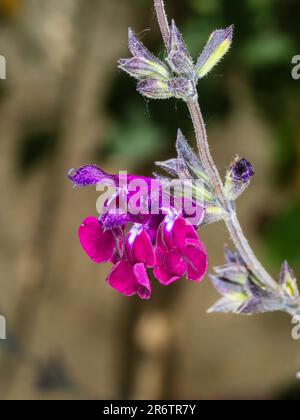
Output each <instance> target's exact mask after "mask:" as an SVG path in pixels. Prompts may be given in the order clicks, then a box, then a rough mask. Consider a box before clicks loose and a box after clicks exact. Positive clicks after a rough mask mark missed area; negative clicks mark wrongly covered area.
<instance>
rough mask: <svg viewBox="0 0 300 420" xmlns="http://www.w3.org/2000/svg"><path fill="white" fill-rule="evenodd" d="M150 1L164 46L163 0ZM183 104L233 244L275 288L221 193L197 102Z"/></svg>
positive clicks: (166, 29)
mask: <svg viewBox="0 0 300 420" xmlns="http://www.w3.org/2000/svg"><path fill="white" fill-rule="evenodd" d="M154 4H155V10H156V14H157V20H158V23H159V27H160V30H161V33H162V36H163V40H164V43H165V45H166V47H168V39H169V36H170V27H169V23H168V20H167V16H166V12H165V6H164V1H163V0H154ZM187 106H188V109H189V112H190V115H191V118H192V121H193V126H194V130H195V135H196V140H197V147H198V151H199V155H200V158H201V161H202V163H203V165H204V167H205V169H206V171H207V174H208V175H209V177H210V179H211V181H212V184H213V186H214V188H215V191H216V194H217V197H218V200H219V202H220V204H221V205H222V206H223V207H224V209H225V210H226V211H227V213H228V217H227V218H226V220H225V223H226V226H227V229H228V232H229V234H230V236H231V238H232V240H233V242H234V244H235V247H236V249H237V250H238V251H239V253H240V254H241V256H242V258H243V260H244V261H245V263H246V264H247V266H248V268H249V269H250V270H251V271H252V272H253V274H255V275H256V276H257V278H258V279H259V281H260V282H261V283H262V284H263V285H264V286H266V287H267V288H269V289H272V290H273V291H276V290H277V289H278V284H277V283H276V282H275V281H274V280H273V278H272V277H271V276H270V274H269V273H268V272H267V271H266V269H265V268H264V267H263V266H262V264H261V263H260V262H259V261H258V259H257V258H256V256H255V254H254V252H253V250H252V249H251V247H250V245H249V243H248V240H247V238H246V237H245V235H244V233H243V230H242V228H241V225H240V223H239V220H238V217H237V214H236V211H235V209H234V208H233V206H232V203H231V202H229V201H228V200H227V198H226V196H225V194H224V186H223V183H222V180H221V177H220V174H219V171H218V169H217V167H216V165H215V163H214V161H213V158H212V156H211V153H210V150H209V145H208V140H207V133H206V128H205V123H204V120H203V117H202V113H201V109H200V106H199V103H198V98H192V99H190V100H188V101H187Z"/></svg>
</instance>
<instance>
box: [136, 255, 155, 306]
mask: <svg viewBox="0 0 300 420" xmlns="http://www.w3.org/2000/svg"><path fill="white" fill-rule="evenodd" d="M133 272H134V275H135V278H136V279H137V281H138V287H137V295H138V296H139V297H140V298H141V299H144V300H147V299H150V298H151V294H152V286H151V283H150V280H149V277H148V274H147V270H146V267H145V265H144V264H142V263H138V264H135V265H134V267H133Z"/></svg>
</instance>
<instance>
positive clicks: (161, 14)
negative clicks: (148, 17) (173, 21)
mask: <svg viewBox="0 0 300 420" xmlns="http://www.w3.org/2000/svg"><path fill="white" fill-rule="evenodd" d="M154 6H155V11H156V16H157V21H158V24H159V28H160V32H161V34H162V37H163V40H164V43H165V46H166V48H168V45H169V38H170V27H169V23H168V19H167V15H166V10H165V5H164V2H163V0H154Z"/></svg>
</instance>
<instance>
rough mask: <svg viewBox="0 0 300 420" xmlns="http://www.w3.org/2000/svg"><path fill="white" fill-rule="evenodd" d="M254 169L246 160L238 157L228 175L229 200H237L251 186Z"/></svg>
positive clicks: (226, 186) (226, 184)
mask: <svg viewBox="0 0 300 420" xmlns="http://www.w3.org/2000/svg"><path fill="white" fill-rule="evenodd" d="M253 175H254V169H253V166H252V165H251V163H250V162H248V161H247V160H246V159H244V158H240V157H238V156H237V157H236V158H235V161H234V162H233V164H232V165H231V167H230V168H229V170H228V172H227V175H226V182H225V193H226V195H227V198H228V199H229V200H235V199H237V198H238V197H239V196H240V195H241V194H242V192H244V191H245V189H246V188H247V187H248V185H249V184H250V180H251V178H252V177H253Z"/></svg>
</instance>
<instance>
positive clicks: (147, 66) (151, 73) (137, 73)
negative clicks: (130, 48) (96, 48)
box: [119, 57, 170, 80]
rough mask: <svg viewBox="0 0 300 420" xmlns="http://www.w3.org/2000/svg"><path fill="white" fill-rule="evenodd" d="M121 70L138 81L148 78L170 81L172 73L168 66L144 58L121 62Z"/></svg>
mask: <svg viewBox="0 0 300 420" xmlns="http://www.w3.org/2000/svg"><path fill="white" fill-rule="evenodd" d="M119 68H120V69H121V70H124V71H126V72H127V73H128V74H129V75H130V76H132V77H134V78H136V79H138V80H142V79H147V78H153V79H158V80H168V79H170V73H169V70H168V69H167V67H166V66H164V65H163V64H160V63H157V62H156V61H149V60H147V59H146V58H144V57H133V58H128V59H126V58H125V59H121V60H119Z"/></svg>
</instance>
